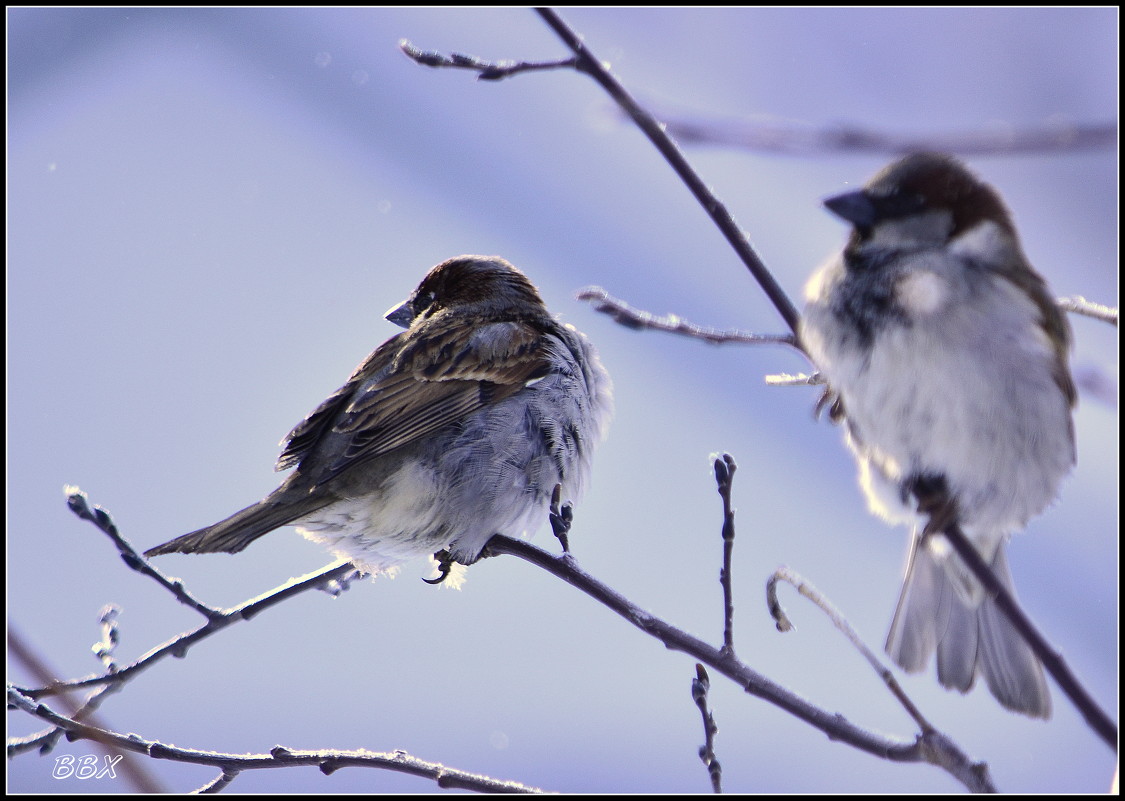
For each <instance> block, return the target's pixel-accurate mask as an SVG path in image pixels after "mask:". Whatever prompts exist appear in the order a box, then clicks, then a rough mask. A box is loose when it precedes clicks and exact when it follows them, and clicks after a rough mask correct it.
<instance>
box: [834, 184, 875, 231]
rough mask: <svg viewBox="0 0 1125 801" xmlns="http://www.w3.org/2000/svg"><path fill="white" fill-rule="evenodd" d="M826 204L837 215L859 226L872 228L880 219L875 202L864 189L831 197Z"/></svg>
mask: <svg viewBox="0 0 1125 801" xmlns="http://www.w3.org/2000/svg"><path fill="white" fill-rule="evenodd" d="M824 205H825V206H826V207H827V208H828V210H829V211H830V212H832V213H833V214H835V215H836V216H837V217H843V218H844V219H845V220H847V221H848V222H850V223H851V224H852V225H855V226H856V227H858V228H870V227H871V226H873V225H874V224H875V222H876V221H877V220H878V219H879V216H878V210H877V209H876V208H875V204H874V203H873V202H872V200H871V198H870V197H868V196H867V194H866V193H865V192H864V191H863V190H862V189H861V190H859V191H857V192H845V193H844V194H842V195H836V196H834V197H830V198H828V200H826V201H824Z"/></svg>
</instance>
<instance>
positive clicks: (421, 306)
mask: <svg viewBox="0 0 1125 801" xmlns="http://www.w3.org/2000/svg"><path fill="white" fill-rule="evenodd" d="M435 297H436V295H435V294H434V293H433V292H424V293H422V294H421V295H419V296H418V297H416V298H415V299H414V313H415V314H421V313H422V312H424V311H425V310H426V309H428V308H430V306H432V305H433V304H434V298H435Z"/></svg>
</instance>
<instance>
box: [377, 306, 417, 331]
mask: <svg viewBox="0 0 1125 801" xmlns="http://www.w3.org/2000/svg"><path fill="white" fill-rule="evenodd" d="M383 317H384V318H385V319H387V320H390V321H391V322H392V323H394V324H395V325H397V326H399V327H401V328H409V327H410V324H411V323H412V322H414V309H413V308H412V306H411V304H410V301H409V300H404V301H403V302H402V303H400V304H398V305H397V306H395V307H394V308H391V309H388V310H387V313H386V314H384V315H383Z"/></svg>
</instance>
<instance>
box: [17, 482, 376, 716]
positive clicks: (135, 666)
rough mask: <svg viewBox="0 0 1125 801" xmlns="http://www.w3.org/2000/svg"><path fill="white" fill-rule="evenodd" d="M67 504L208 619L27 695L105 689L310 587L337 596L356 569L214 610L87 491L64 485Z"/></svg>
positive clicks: (329, 570) (341, 566)
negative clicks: (96, 671) (100, 668)
mask: <svg viewBox="0 0 1125 801" xmlns="http://www.w3.org/2000/svg"><path fill="white" fill-rule="evenodd" d="M67 506H69V507H70V509H71V511H73V512H74V513H75V514H76V515H78V516H79V517H80V518H82V519H83V520H89V521H90V522H92V523H94V525H96V526H97V527H98V528H99V529H101V530H102V531H103V532H105V533H106V534H107V535H109V537H110V539H111V540H113V543H114V544H115V545H116V546H117V549H118V551H119V552H120V553H121V556H122V558H123V559H124V561H125V564H127V565H128V566H129V567H130V568H132V569H133V570H135V571H137V572H138V573H141V574H143V575H146V576H149V577H151V578H153V579H154V580H156V581H157V582H158V583H159V584H160V585H161V586H162V587H164V588H165V589H167V590H168V591H169V592H170V593H172V595H173V596H174V597H175V598H176V600H177V601H179V602H180V603H182V604H184V605H185V606H188V607H190V608H192V609H194V610H195V611H197V612H199V613H200V614H201V615H203V616H204V617H205V618H206V619H207V622H206V623H204V624H203V625H202V626H200V627H199V628H198V629H196V630H195V631H190V632H185V633H183V634H180V635H179V636H177V637H173V638H172V639H171V640H168V641H167V642H165V643H164V644H163V645H159V646H157V647H156V648H153V649H152V650H150V651H149V652H148V653H146V654H144V655H142V656H141V657H140V658H138V659H137V660H136V661H134V662H132V663H131V664H129V665H125V666H124V667H120V666H118V667H116V669H114V670H108V671H107V672H106V673H104V674H101V675H93V676H87V677H85V678H82V679H72V680H70V681H65V682H56V683H54V684H51V685H48V686H44V687H39V688H36V689H22V688H21V690H20V691H21V692H23V693H24V694H25V695H27V696H28V697H30V698H44V697H47V696H51V695H57V694H58V693H60V692H65V691H67V690H72V689H79V688H85V687H97V686H102V685H105V686H107V687H109V686H120V685H121V684H124V683H125V682H126V681H129V680H131V679H132V678H133V677H134V676H136V675H138V674H140V673H141V672H143V671H145V670H147V669H148V668H150V667H152V666H153V665H154V664H156V663H157V662H159V661H161V660H162V659H164V658H166V657H168V656H176V657H182V656H183V655H184V654H186V653H187V651H188V649H189V648H191V646H193V645H195V644H196V643H198V642H200V641H202V640H205V639H207V638H208V637H210V636H211V635H213V634H215V633H216V632H219V631H222V630H223V629H225V628H226V627H227V626H230V625H233V624H234V623H238V622H239V621H242V620H250V619H251V618H252V617H254V616H255V615H257V614H260V613H261V612H263V611H265V610H266V609H269V608H270V607H271V606H274V605H275V604H278V603H281V602H282V601H284V600H285V599H287V598H291V597H292V596H294V595H298V594H300V593H303V592H306V591H308V590H314V589H325V590H327V591H328V592H331V593H333V594H339V592H340V591H341V589H342V588H343V587H346V582H347V580H348V578H349V577H351V576H353V575H354V574H355V572H356V569H355V567H353V566H352V565H351V564H350V563H349V562H345V561H340V562H334V563H333V564H331V565H328V566H327V567H325V568H322V569H320V570H318V571H314V572H312V573H309V574H307V575H305V576H301V577H299V578H295V579H290V580H289V581H287V582H286V583H284V584H282V585H280V586H278V587H275V588H274V589H272V590H269V591H267V592H265V593H262V594H261V595H259V596H258V597H256V598H251V599H250V600H248V601H244V602H243V603H241V604H239V605H238V606H235V607H232V608H230V609H216V608H214V607H211V606H208V605H206V604H204V603H201V602H199V601H197V600H196V599H195V598H194V597H192V595H191V593H189V592H188V591H187V589H186V588H185V587H184V586H183V582H181V581H180V580H179V579H171V578H168V577H167V576H165V575H164V574H163V573H161V572H160V571H159V570H157V569H156V568H155V567H153V566H152V565H151V564H150V563H149V562H148V560H147V559H145V558H144V557H143V556H141V555H140V554H138V553H137V551H136V550H135V549H134V548H133V546H132V545H130V544H129V542H128V540H126V539H125V538H124V537H123V536H122V535H121V533H120V532H119V531H118V530H117V526H116V525H115V524H114V522H113V518H112V517H111V516H110V515H109V513H108V512H106V511H105V510H104V509H102V508H101V507H100V506H96V505H95V506H93V507H91V506H90V504H89V499H88V498H87V497H86V494H85V493H84V492H82V491H81V490H79V489H78V488H77V487H67Z"/></svg>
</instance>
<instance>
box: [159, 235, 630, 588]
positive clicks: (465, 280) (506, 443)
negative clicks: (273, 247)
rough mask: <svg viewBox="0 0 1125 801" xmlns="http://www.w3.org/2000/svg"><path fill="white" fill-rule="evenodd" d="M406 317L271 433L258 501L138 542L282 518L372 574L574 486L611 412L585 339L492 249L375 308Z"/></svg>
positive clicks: (229, 549) (530, 520)
mask: <svg viewBox="0 0 1125 801" xmlns="http://www.w3.org/2000/svg"><path fill="white" fill-rule="evenodd" d="M386 317H387V319H388V320H390V321H391V322H393V323H395V324H397V325H401V326H402V327H404V328H406V331H405V332H403V333H401V334H398V335H396V336H394V337H392V338H391V339H389V340H387V341H386V342H384V343H383V344H382V345H380V346H379V347H378V348H377V349H376V350H375V352H374V353H372V354H371V355H370V356H368V357H367V358H366V359H365V360H364V361H363V363H362V364H360V365H359V367H357V368H356V370H355V372H353V373H352V375H351V377H350V378H349V379H348V381H347V383H346V384H344V386H342V387H340V389H338V390H336V391H335V392H334V393H332V395H331V396H330V397H329V398H328V399H327V400H326V401H324V402H323V403H322V404H320V406H318V407H317V408H316V410H315V411H313V412H312V414H310V415H309V416H308V417H306V418H305V419H304V420H303V421H302V422H301V423H299V424H298V425H297V427H296V428H294V429H293V430H292V431H291V432H289V436H288V437H286V438H285V440H284V441H283V442H282V447H283V450H282V453H281V456H280V457H279V458H278V460H277V467H276V469H277V470H285V469H288V468H291V467H296V468H297V469H296V470H294V471H293V472H292V473H291V474H290V475H289V476H288V477H287V478H286V479H285V480H284V481H283V482H282V483H281V486H280V487H278V488H277V489H276V490H274V491H273V492H271V493H270V494H269V495H267V496H266V497H265V498H263V499H262V500H261V501H259V502H258V503H256V504H254V505H252V506H248V507H247V508H245V509H243V510H242V511H240V512H235V513H234V514H233V515H231V516H230V517H228V518H227V519H225V520H222V521H220V522H218V523H215V524H214V525H211V526H207V527H206V528H202V529H199V530H198V531H193V532H192V533H190V534H185V535H183V536H182V537H177V538H176V539H174V540H172V541H171V542H167V543H165V544H163V545H159V546H157V547H155V548H151V549H149V550H148V551H146V556H156V555H158V554H166V553H215V552H226V553H236V552H238V551H241V550H242V549H243V548H245V547H246V546H247V545H249V544H250V543H251V542H253V541H254V540H256V539H257V538H258V537H260V536H262V535H263V534H267V533H268V532H270V531H273V530H274V529H276V528H279V527H281V526H284V525H289V524H292V525H294V526H296V527H297V530H298V531H299V532H300V533H301V534H303V535H304V536H305V537H307V538H308V539H311V540H313V541H315V542H319V543H321V544H323V545H325V546H326V547H327V548H328V549H329V550H330V551H332V552H333V553H335V554H336V555H337V556H340V557H342V558H344V559H347V560H349V561H351V562H352V563H354V564H355V565H356V566H357V567H358V568H360V569H361V570H364V571H366V572H370V573H373V574H379V573H386V572H389V571H393V570H394V569H395V568H396V566H397V565H399V564H401V563H402V562H405V561H407V560H409V559H411V558H413V557H416V556H419V555H423V554H434V553H435V552H446V553H444V554H443V556H445V557H446V559H447V560H446V561H445V562H444V563H443V577H444V575H445V573H446V572H448V568H449V566H450V565H449V562H450V561H456V562H460V563H461V564H469V563H471V562H473V561H474V560H476V559H477V558H478V557H479V555H480V553H481V550H482V549H483V548H484V545H485V543H486V542H487V541H488V539H489V538H490V537H491V536H492V535H493V534H506V535H508V536H515V537H518V536H521V535H523V534H524V533H525V532H527V531H528V530H534V529H535V528H536V527H538V525H539V523H540V521H541V520H543V519H544V518H546V516H547V509H548V506H549V503H550V500H551V495H552V492H553V490H554V489H555V486H556V485H561V488H562V494H563V497H573V496H576V495H577V493H578V492H579V491H580V490H581V488H582V484H583V482H584V481H585V479H586V477H587V475H588V473H589V471H590V459H591V455H592V452H593V449H594V446H595V445H596V444H598V442H599V441H600V440H601V439H602V437H603V435H604V433H605V430H606V426H607V424H608V420H609V417H610V413H611V406H612V401H611V383H610V378H609V375H608V373H606V371H605V368H604V367H602V364H601V362H600V361H599V360H598V357H597V354H596V353H595V352H594V349H593V347H592V346H591V345H590V343H589V341H588V340H587V339H586V337H585V336H583V335H582V334H581V333H579V332H578V331H577V330H575V329H574V328H573V327H572V326H569V325H563V324H562V323H560V322H559V321H558V320H556V319H555V318H554V317H552V316H551V314H550V313H549V312H548V311H547V308H546V306H544V305H543V301H542V300H541V299H540V297H539V293H538V292H537V291H536V289H535V287H534V286H532V284H531V282H530V281H528V280H527V278H526V277H525V276H524V275H523V273H521V272H520V271H519V270H517V269H516V268H515V267H513V266H512V265H511V264H509V263H508V262H506V261H505V260H504V259H501V258H499V257H496V256H487V257H486V256H458V257H457V258H454V259H449V260H448V261H444V262H442V263H441V264H439V265H437V266H436V267H434V268H433V269H432V270H430V272H429V273H428V274H427V275H426V277H425V278H424V279H423V280H422V283H421V284H419V285H418V288H417V289H416V290H415V291H414V293H413V294H412V295H411V296H410V297H409V298H408V299H407V300H406V301H405V302H403V303H402V304H401V305H399V306H397V307H395V308H394V309H392V310H391V311H390V312H388V313H387V315H386Z"/></svg>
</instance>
